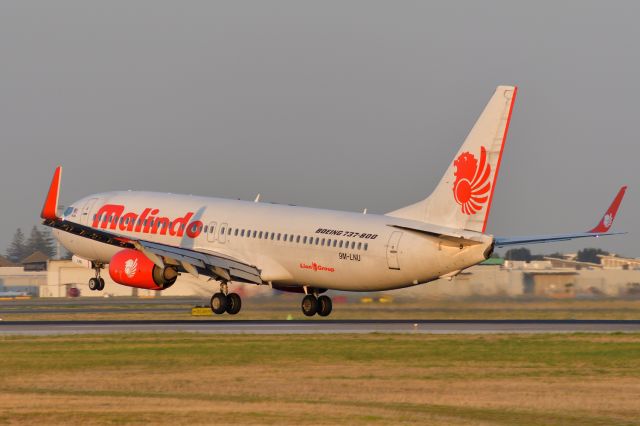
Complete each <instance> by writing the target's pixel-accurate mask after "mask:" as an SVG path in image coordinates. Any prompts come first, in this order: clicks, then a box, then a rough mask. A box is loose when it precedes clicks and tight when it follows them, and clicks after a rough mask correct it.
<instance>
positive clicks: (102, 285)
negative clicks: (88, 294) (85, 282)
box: [98, 277, 104, 291]
mask: <svg viewBox="0 0 640 426" xmlns="http://www.w3.org/2000/svg"><path fill="white" fill-rule="evenodd" d="M98 284H99V285H98V291H102V290H104V278H102V277H100V278H98Z"/></svg>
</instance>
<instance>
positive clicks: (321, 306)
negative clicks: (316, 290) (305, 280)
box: [302, 294, 333, 317]
mask: <svg viewBox="0 0 640 426" xmlns="http://www.w3.org/2000/svg"><path fill="white" fill-rule="evenodd" d="M332 309H333V303H332V302H331V298H330V297H329V296H320V297H316V296H315V295H313V294H307V295H306V296H305V297H303V298H302V313H303V314H305V315H306V316H308V317H312V316H314V315H315V314H318V315H320V316H321V317H326V316H328V315H329V314H330V313H331V310H332Z"/></svg>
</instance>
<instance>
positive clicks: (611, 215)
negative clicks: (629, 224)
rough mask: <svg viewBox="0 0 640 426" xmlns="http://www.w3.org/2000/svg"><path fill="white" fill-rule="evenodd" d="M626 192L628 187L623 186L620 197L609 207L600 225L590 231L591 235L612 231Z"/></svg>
mask: <svg viewBox="0 0 640 426" xmlns="http://www.w3.org/2000/svg"><path fill="white" fill-rule="evenodd" d="M626 190H627V187H626V186H623V187H622V188H620V191H618V195H616V198H614V199H613V202H612V203H611V205H610V206H609V209H608V210H607V212H606V213H605V214H604V216H602V219H600V222H599V223H598V225H597V226H596V227H595V228H593V229H592V230H591V231H589V232H590V233H593V234H598V233H601V232H607V231H609V229H611V226H612V225H613V220H614V219H615V218H616V213H618V207H620V203H622V198H623V197H624V193H625V191H626Z"/></svg>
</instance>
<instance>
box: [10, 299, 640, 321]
mask: <svg viewBox="0 0 640 426" xmlns="http://www.w3.org/2000/svg"><path fill="white" fill-rule="evenodd" d="M168 299H169V300H170V301H171V302H172V303H171V304H166V305H164V304H161V303H162V299H160V300H153V299H151V300H148V303H146V304H145V303H144V300H143V301H140V300H136V299H127V298H122V299H120V298H113V299H103V298H94V299H89V298H87V299H82V300H78V301H77V304H75V303H76V301H74V300H68V304H55V305H46V304H43V303H45V302H46V300H47V299H34V300H33V301H27V302H18V303H15V302H14V303H12V302H3V303H1V304H0V319H2V320H4V321H12V320H15V321H30V320H105V319H122V320H124V319H198V318H201V319H211V317H192V316H191V308H192V307H193V306H194V302H193V300H191V301H181V300H180V299H171V298H168ZM300 299H301V297H300V296H299V295H287V297H280V298H277V299H266V300H264V299H251V298H247V299H245V300H243V308H242V311H241V312H240V314H238V315H236V316H233V317H232V316H229V315H222V316H216V317H215V318H216V319H218V320H225V319H249V320H264V319H280V320H283V319H287V318H288V317H289V316H291V318H293V319H306V317H305V316H304V315H303V314H302V312H300ZM133 302H137V303H135V304H134V303H133ZM141 302H142V303H141ZM30 303H31V304H30ZM36 303H38V304H36ZM200 303H202V304H206V303H207V301H206V300H202V301H201V302H200ZM105 309H107V310H108V312H105ZM52 310H55V312H52ZM372 318H375V319H416V320H418V319H627V320H628V319H636V320H637V319H640V299H636V300H633V299H631V300H623V299H601V300H576V299H564V300H562V299H561V300H548V299H547V300H508V299H506V300H421V301H412V302H406V301H395V302H393V303H388V304H380V303H371V304H362V303H357V302H352V303H336V304H334V311H333V313H332V314H331V316H330V317H329V319H372ZM313 319H314V320H318V319H322V318H320V317H317V316H316V317H313Z"/></svg>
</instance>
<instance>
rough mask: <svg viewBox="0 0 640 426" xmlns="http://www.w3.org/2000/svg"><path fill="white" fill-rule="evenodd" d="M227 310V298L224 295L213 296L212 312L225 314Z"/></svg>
mask: <svg viewBox="0 0 640 426" xmlns="http://www.w3.org/2000/svg"><path fill="white" fill-rule="evenodd" d="M226 309H227V296H225V295H224V293H216V294H214V295H213V296H211V310H212V311H213V313H214V314H217V315H220V314H224V311H225V310H226Z"/></svg>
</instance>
